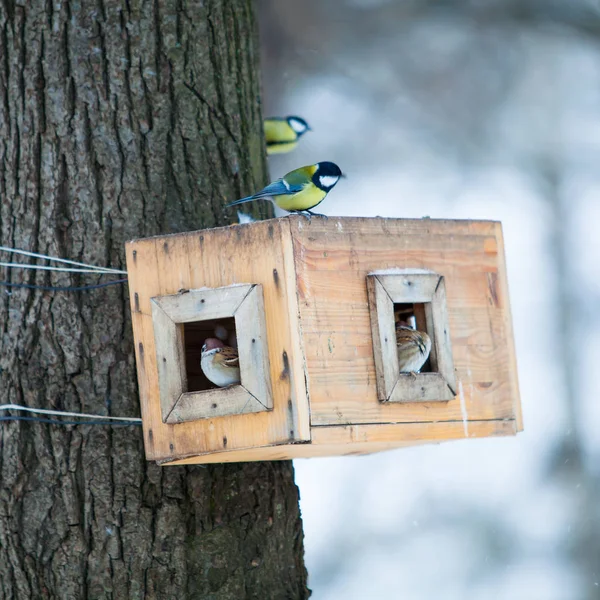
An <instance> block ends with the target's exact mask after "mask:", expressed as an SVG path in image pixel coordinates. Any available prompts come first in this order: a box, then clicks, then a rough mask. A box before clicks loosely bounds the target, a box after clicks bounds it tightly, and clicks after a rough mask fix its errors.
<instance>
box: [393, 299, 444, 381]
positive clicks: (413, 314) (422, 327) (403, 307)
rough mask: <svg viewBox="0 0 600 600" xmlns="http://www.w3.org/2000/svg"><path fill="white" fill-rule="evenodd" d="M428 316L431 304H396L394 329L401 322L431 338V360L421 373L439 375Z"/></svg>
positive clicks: (431, 324) (427, 361)
mask: <svg viewBox="0 0 600 600" xmlns="http://www.w3.org/2000/svg"><path fill="white" fill-rule="evenodd" d="M427 315H431V302H419V303H417V302H415V303H414V304H413V303H394V327H397V326H398V324H399V323H400V322H403V324H406V323H407V324H408V326H409V327H412V328H413V329H416V330H417V331H423V332H425V333H426V334H427V335H428V336H429V337H430V338H431V352H430V353H429V358H428V359H427V360H426V361H425V364H424V365H423V366H422V367H421V370H420V371H419V372H420V373H437V372H438V370H437V368H436V366H437V364H436V363H437V361H436V358H435V348H434V344H433V323H429V322H428V318H427ZM429 318H431V317H429Z"/></svg>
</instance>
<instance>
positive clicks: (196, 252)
mask: <svg viewBox="0 0 600 600" xmlns="http://www.w3.org/2000/svg"><path fill="white" fill-rule="evenodd" d="M286 237H287V238H288V242H287V243H288V246H289V245H290V241H289V237H290V230H289V222H288V221H287V220H285V219H284V220H279V219H278V220H271V221H267V222H261V223H252V224H249V225H238V226H232V227H224V228H220V229H211V230H205V231H201V232H194V233H187V234H181V235H177V236H166V237H156V238H151V239H145V240H138V241H133V242H130V243H128V244H127V261H128V262H127V264H128V273H129V286H130V291H131V297H132V310H133V309H134V308H135V306H136V305H135V298H136V294H137V306H138V307H139V311H138V312H137V313H136V318H135V319H134V320H133V323H134V333H135V338H136V340H138V341H139V342H140V343H141V344H142V345H143V347H144V348H145V352H144V356H143V362H142V363H141V364H140V363H138V378H139V380H140V398H141V404H142V413H143V417H144V439H145V443H146V454H147V458H148V459H151V460H164V459H167V458H174V457H184V456H189V455H195V454H198V453H202V452H211V451H217V450H222V449H223V448H227V449H235V448H244V447H248V446H264V445H270V444H275V443H283V442H297V441H306V440H309V439H310V428H309V421H308V414H309V411H308V405H307V403H308V401H307V394H306V387H305V377H304V372H303V369H302V365H303V358H302V352H301V348H300V345H299V338H298V337H297V336H292V335H291V334H290V332H291V331H295V330H297V328H298V324H297V320H296V321H294V320H293V319H294V314H293V312H292V311H290V305H292V306H293V304H294V299H293V298H291V299H290V297H289V296H290V294H292V296H293V295H295V285H294V273H293V272H289V266H287V267H286V263H285V259H284V256H283V253H282V247H283V246H284V239H285V238H286ZM134 251H135V252H136V259H135V260H134V258H133V252H134ZM258 256H260V260H256V259H253V258H252V257H258ZM146 261H148V262H146ZM236 283H253V284H254V283H259V284H261V285H262V289H263V295H264V305H265V313H266V314H267V315H268V319H267V324H266V337H267V344H268V349H269V369H270V377H271V381H272V388H273V410H272V411H270V412H261V413H253V414H245V415H243V417H241V416H239V415H235V416H230V417H227V416H223V417H219V418H215V419H203V420H201V421H194V422H187V423H182V424H177V425H169V424H165V423H163V422H162V420H161V418H160V410H159V401H158V386H157V380H156V379H155V374H156V359H155V356H154V354H155V352H154V336H153V333H152V321H151V315H150V312H149V311H148V312H146V311H147V310H148V303H149V298H150V297H154V296H162V295H168V294H174V293H177V291H178V290H180V289H181V288H184V289H198V288H203V287H211V288H212V287H223V286H228V285H232V284H236ZM296 319H297V315H296ZM241 327H243V323H242V322H240V323H239V324H236V328H237V332H238V335H239V334H240V328H241ZM142 380H143V381H142ZM294 406H297V407H301V408H299V409H298V408H297V409H296V410H294V408H293V407H294Z"/></svg>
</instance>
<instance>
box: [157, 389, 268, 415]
mask: <svg viewBox="0 0 600 600" xmlns="http://www.w3.org/2000/svg"><path fill="white" fill-rule="evenodd" d="M263 410H266V407H265V406H263V405H262V404H261V403H260V402H259V401H258V400H257V399H256V398H255V397H254V396H253V395H252V394H251V393H250V392H249V391H248V390H247V389H246V388H244V386H242V385H232V386H230V387H227V388H223V389H215V390H204V391H202V392H188V393H186V394H182V395H181V396H180V398H179V399H178V401H177V403H176V405H175V408H173V410H172V411H171V413H170V414H169V418H168V419H167V422H168V423H184V422H186V421H194V420H196V419H209V418H215V417H225V416H228V415H242V414H245V413H251V412H260V411H263Z"/></svg>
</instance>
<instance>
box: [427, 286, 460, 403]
mask: <svg viewBox="0 0 600 600" xmlns="http://www.w3.org/2000/svg"><path fill="white" fill-rule="evenodd" d="M428 311H429V312H430V315H429V316H430V319H431V321H432V325H433V335H432V336H431V339H432V340H433V345H434V346H435V354H434V357H435V364H434V368H435V370H436V371H437V372H438V373H440V374H441V375H442V376H443V378H444V380H445V381H446V383H447V384H448V388H449V390H450V392H451V394H452V396H455V395H456V377H455V374H454V361H453V359H452V341H451V339H450V324H449V322H448V307H447V304H446V285H445V278H444V277H440V280H439V282H438V285H437V286H436V288H435V292H434V295H433V298H432V300H431V304H430V305H429V307H428ZM446 399H447V400H450V398H446Z"/></svg>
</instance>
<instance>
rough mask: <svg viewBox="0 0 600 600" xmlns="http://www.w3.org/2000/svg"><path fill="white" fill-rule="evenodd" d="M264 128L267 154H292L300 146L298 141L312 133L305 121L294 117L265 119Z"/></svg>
mask: <svg viewBox="0 0 600 600" xmlns="http://www.w3.org/2000/svg"><path fill="white" fill-rule="evenodd" d="M264 128H265V140H266V142H267V154H285V153H286V152H291V151H292V150H293V149H294V148H295V147H296V146H297V145H298V140H299V139H300V138H301V137H302V135H304V134H305V133H306V132H307V131H311V129H310V127H309V126H308V123H307V122H306V121H305V120H304V119H301V118H300V117H293V116H291V117H285V118H282V117H271V118H269V119H265V122H264Z"/></svg>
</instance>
